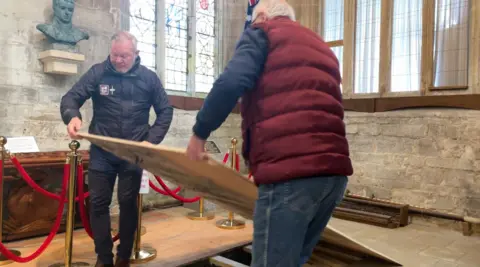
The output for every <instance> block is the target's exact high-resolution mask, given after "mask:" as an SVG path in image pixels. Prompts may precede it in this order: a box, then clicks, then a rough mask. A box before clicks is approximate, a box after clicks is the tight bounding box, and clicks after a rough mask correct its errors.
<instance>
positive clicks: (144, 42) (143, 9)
mask: <svg viewBox="0 0 480 267" xmlns="http://www.w3.org/2000/svg"><path fill="white" fill-rule="evenodd" d="M155 27H156V8H155V0H130V33H131V34H133V35H134V36H135V37H136V38H137V40H138V44H137V46H138V50H139V51H140V58H141V60H142V64H143V65H144V66H145V67H148V68H150V69H152V70H155V69H156V64H155V63H156V62H155V56H156V45H155V41H156V40H155V39H156V31H155Z"/></svg>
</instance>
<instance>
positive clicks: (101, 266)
mask: <svg viewBox="0 0 480 267" xmlns="http://www.w3.org/2000/svg"><path fill="white" fill-rule="evenodd" d="M95 267H114V266H113V264H103V263H102V262H101V261H100V260H97V263H95Z"/></svg>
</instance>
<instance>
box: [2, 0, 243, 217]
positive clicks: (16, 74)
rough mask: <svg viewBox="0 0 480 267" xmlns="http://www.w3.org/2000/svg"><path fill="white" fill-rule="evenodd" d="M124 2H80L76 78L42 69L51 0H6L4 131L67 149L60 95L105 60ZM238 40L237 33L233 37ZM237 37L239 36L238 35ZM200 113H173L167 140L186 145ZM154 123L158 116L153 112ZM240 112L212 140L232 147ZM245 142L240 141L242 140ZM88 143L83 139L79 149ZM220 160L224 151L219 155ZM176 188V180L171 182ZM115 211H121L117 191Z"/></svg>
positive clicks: (157, 199)
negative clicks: (82, 34)
mask: <svg viewBox="0 0 480 267" xmlns="http://www.w3.org/2000/svg"><path fill="white" fill-rule="evenodd" d="M121 1H123V0H77V1H75V11H74V16H73V24H74V26H76V27H79V28H80V29H82V30H84V31H86V32H88V33H89V34H90V39H89V40H87V41H81V42H79V44H78V45H79V52H80V53H82V54H84V55H85V56H86V60H85V62H84V63H82V64H80V65H79V70H78V72H79V74H78V75H76V76H61V75H50V74H45V73H44V72H43V65H42V63H41V62H40V61H39V60H38V54H39V53H40V52H41V51H44V50H45V49H46V47H48V43H47V42H46V39H45V37H44V35H43V34H42V33H41V32H40V31H38V30H37V29H36V28H35V26H36V25H37V24H39V23H45V22H51V17H52V15H53V10H52V1H51V0H36V1H31V0H3V1H2V5H1V6H2V8H1V10H0V18H1V19H0V20H1V21H2V23H0V58H2V64H0V135H5V136H34V137H35V138H36V141H37V143H38V146H39V148H40V150H41V151H55V150H65V151H66V150H68V143H69V141H70V139H69V138H68V136H67V132H66V126H65V125H64V124H63V122H62V121H61V118H60V111H59V105H60V99H61V97H62V96H63V95H64V94H65V92H66V91H67V90H69V89H70V88H71V86H72V85H73V84H74V83H75V82H76V81H77V80H78V79H79V76H80V75H81V74H83V73H85V72H86V71H87V70H88V68H89V67H90V66H92V65H93V64H95V63H98V62H101V61H103V60H105V58H106V57H107V55H108V52H109V46H110V37H111V36H112V34H113V33H114V32H115V31H117V30H118V29H120V27H121V26H120V24H121V21H120V17H121V15H120V14H122V12H120V5H121ZM232 38H233V37H232ZM235 38H237V37H235ZM81 112H82V115H83V117H84V125H83V129H85V130H87V129H88V125H89V123H90V119H91V117H92V111H91V101H90V100H89V101H87V102H86V103H85V105H84V106H83V108H82V109H81ZM196 113H197V112H196V111H183V110H177V109H175V111H174V118H173V122H172V126H171V128H170V132H169V133H168V136H167V137H166V139H165V141H164V143H163V144H165V145H169V146H175V147H186V145H187V143H188V138H189V137H190V135H191V128H192V126H193V123H194V119H195V115H196ZM151 114H152V117H151V122H153V120H154V119H155V115H154V113H153V111H152V112H151ZM239 125H240V122H239V116H238V115H231V116H230V117H229V118H228V119H227V121H226V122H225V124H224V126H222V127H221V128H220V129H218V130H217V131H216V132H215V133H213V135H212V138H211V140H213V141H214V142H216V144H217V145H218V146H219V147H220V149H221V150H222V153H225V152H226V151H227V148H228V146H229V143H230V138H231V137H237V138H239V137H240V130H239ZM239 145H241V144H239ZM88 147H89V144H88V142H86V141H81V148H80V149H88ZM214 157H215V158H218V159H219V160H221V159H223V154H222V155H215V156H214ZM168 185H170V186H172V187H173V186H174V185H172V184H168ZM172 202H174V200H173V199H172V198H170V197H164V196H161V195H159V194H157V193H154V192H151V193H150V194H148V195H147V196H146V197H145V201H144V204H145V206H147V207H154V206H158V205H162V204H167V203H172ZM112 211H113V213H115V212H117V211H118V205H117V199H116V193H115V194H114V198H113V203H112Z"/></svg>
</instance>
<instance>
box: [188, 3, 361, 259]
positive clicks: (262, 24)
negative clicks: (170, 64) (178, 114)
mask: <svg viewBox="0 0 480 267" xmlns="http://www.w3.org/2000/svg"><path fill="white" fill-rule="evenodd" d="M294 20H295V14H294V11H293V9H292V7H291V6H290V5H288V3H286V1H284V0H261V1H260V2H259V3H258V5H257V6H256V7H255V9H254V12H253V18H252V21H253V23H252V25H251V26H250V27H249V28H247V29H246V30H245V32H244V33H243V35H242V37H241V39H240V41H239V42H238V44H237V48H236V51H235V55H234V56H233V58H232V59H231V61H230V62H229V63H228V65H227V67H226V69H225V71H224V72H223V73H222V74H221V75H220V77H219V78H218V79H217V81H215V83H214V85H213V88H212V90H211V92H210V93H209V95H208V96H207V98H206V99H205V103H204V105H203V107H202V109H201V110H200V111H199V113H198V115H197V121H196V124H195V125H194V127H193V133H194V134H193V136H192V137H191V139H190V143H189V145H188V148H187V153H188V155H189V157H190V158H192V159H198V160H200V159H202V158H204V144H205V140H206V139H207V138H208V137H209V135H210V133H211V132H212V131H214V130H216V129H217V128H218V127H220V125H221V124H222V123H223V122H224V121H225V119H226V117H227V116H228V114H229V113H230V112H231V111H232V109H233V108H234V106H235V104H236V103H237V101H238V99H239V98H240V97H242V103H241V113H242V119H243V120H242V136H243V149H242V154H243V157H244V158H245V161H246V162H247V163H248V165H249V168H250V170H251V172H252V174H253V176H254V179H255V183H256V184H257V185H258V199H257V202H256V206H255V214H254V239H253V259H252V266H264V267H271V266H289V267H291V266H301V265H303V264H304V263H305V262H306V261H307V260H308V258H309V257H310V255H311V253H312V251H313V248H314V247H315V245H316V243H317V242H318V240H319V238H320V235H321V233H322V231H323V229H324V228H325V227H326V225H327V223H328V221H329V219H330V217H331V214H332V212H333V210H334V208H335V207H336V206H337V205H338V203H339V202H340V201H341V199H342V197H343V194H344V191H345V187H346V184H347V181H348V179H347V176H349V175H352V174H353V168H352V163H351V161H350V157H349V148H348V141H347V139H346V137H345V124H344V122H343V116H344V112H343V105H342V95H341V91H340V83H341V77H340V70H339V64H338V60H337V58H336V57H335V55H334V53H333V52H332V51H331V49H330V48H329V47H328V46H327V45H326V44H325V42H324V41H323V40H322V39H321V38H320V37H319V36H318V35H317V34H316V33H315V32H313V31H311V30H309V29H307V28H305V27H303V26H301V25H300V24H299V23H297V22H295V21H294Z"/></svg>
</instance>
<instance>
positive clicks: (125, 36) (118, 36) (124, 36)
mask: <svg viewBox="0 0 480 267" xmlns="http://www.w3.org/2000/svg"><path fill="white" fill-rule="evenodd" d="M120 41H130V42H132V45H133V49H134V51H137V38H135V36H134V35H133V34H131V33H129V32H127V31H119V32H117V33H115V34H114V35H113V36H112V42H120Z"/></svg>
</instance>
